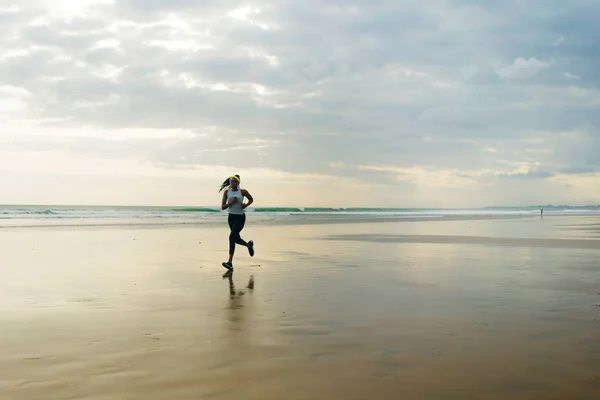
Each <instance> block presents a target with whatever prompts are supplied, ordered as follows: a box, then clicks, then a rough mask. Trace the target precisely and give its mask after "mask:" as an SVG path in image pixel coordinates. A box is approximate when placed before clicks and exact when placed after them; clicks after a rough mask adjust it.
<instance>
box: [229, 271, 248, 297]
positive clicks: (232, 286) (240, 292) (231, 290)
mask: <svg viewBox="0 0 600 400" xmlns="http://www.w3.org/2000/svg"><path fill="white" fill-rule="evenodd" d="M223 279H228V280H229V295H231V296H235V295H236V294H237V295H238V296H243V295H244V293H246V292H245V291H244V290H238V291H236V290H235V284H234V283H233V271H227V272H225V273H224V274H223ZM246 288H248V289H250V290H253V289H254V275H250V279H249V280H248V284H247V285H246Z"/></svg>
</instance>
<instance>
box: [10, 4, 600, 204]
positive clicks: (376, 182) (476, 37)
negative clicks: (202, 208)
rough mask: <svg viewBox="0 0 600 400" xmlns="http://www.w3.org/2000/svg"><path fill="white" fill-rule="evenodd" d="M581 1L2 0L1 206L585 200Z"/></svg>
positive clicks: (588, 143) (593, 78)
mask: <svg viewBox="0 0 600 400" xmlns="http://www.w3.org/2000/svg"><path fill="white" fill-rule="evenodd" d="M599 20H600V2H598V1H597V0H572V1H569V2H567V1H563V0H506V1H492V0H482V1H473V0H428V1H422V2H421V1H411V0H347V1H342V0H322V1H317V0H304V1H296V0H278V1H277V0H276V1H269V2H263V1H260V0H257V1H252V0H250V1H246V2H240V1H232V0H202V1H198V0H77V1H73V0H47V1H44V0H20V1H11V0H0V187H1V188H2V190H1V191H0V203H4V204H11V203H17V204H138V205H139V204H142V205H145V204H148V205H210V204H213V203H217V204H218V202H219V201H220V197H219V195H218V193H217V187H218V185H219V184H220V182H221V181H222V180H223V179H224V178H226V177H227V176H228V175H231V174H234V173H239V174H240V175H241V176H242V181H243V186H245V187H246V188H247V189H249V190H250V192H251V193H252V194H253V195H254V197H255V198H256V205H257V206H258V205H263V206H267V205H268V206H278V205H279V206H318V205H322V206H397V207H444V206H446V207H473V206H487V205H511V204H512V205H527V204H549V203H554V204H557V203H559V204H564V203H570V204H597V203H600V130H599V129H600V68H599V67H598V66H599V65H600V25H598V21H599Z"/></svg>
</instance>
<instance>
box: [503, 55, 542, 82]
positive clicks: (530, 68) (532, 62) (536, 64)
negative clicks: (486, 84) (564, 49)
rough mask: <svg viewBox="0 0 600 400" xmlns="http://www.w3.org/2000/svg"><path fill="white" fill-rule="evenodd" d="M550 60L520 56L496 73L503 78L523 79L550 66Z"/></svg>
mask: <svg viewBox="0 0 600 400" xmlns="http://www.w3.org/2000/svg"><path fill="white" fill-rule="evenodd" d="M550 65H551V63H550V62H547V61H542V60H538V59H537V58H535V57H531V58H529V59H527V60H526V59H524V58H522V57H518V58H517V59H515V61H514V62H513V63H512V64H511V65H507V66H505V67H502V68H499V69H497V70H496V73H497V74H498V76H499V77H500V79H503V80H522V79H528V78H531V77H533V76H535V75H537V74H538V73H539V72H540V71H542V70H544V69H546V68H549V67H550Z"/></svg>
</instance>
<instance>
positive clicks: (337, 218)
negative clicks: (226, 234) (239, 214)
mask: <svg viewBox="0 0 600 400" xmlns="http://www.w3.org/2000/svg"><path fill="white" fill-rule="evenodd" d="M246 215H247V217H248V221H251V222H252V224H255V225H261V226H264V225H267V226H292V225H337V224H373V223H385V224H387V223H398V222H433V221H480V220H510V219H527V218H539V216H538V215H529V214H528V215H452V216H385V215H384V216H377V217H373V216H364V215H352V216H348V215H326V216H314V215H292V216H260V215H259V216H253V215H252V214H251V213H248V214H246ZM553 216H554V215H553ZM568 216H570V217H584V216H586V215H581V216H578V215H568ZM311 217H312V218H311ZM588 217H589V216H588ZM546 218H551V217H550V216H547V217H546ZM226 219H227V214H224V215H219V216H218V217H217V216H214V217H210V218H205V219H197V220H189V219H188V220H183V221H181V220H173V219H171V220H164V221H160V222H158V221H156V220H155V219H150V218H149V219H148V220H147V221H145V222H142V221H139V220H131V219H127V220H116V221H115V220H114V219H108V218H107V219H91V218H90V219H88V218H85V219H83V218H82V219H81V220H83V221H88V222H83V221H82V222H80V221H81V220H76V219H68V220H67V219H65V220H62V221H63V222H61V223H56V220H54V219H47V220H46V221H48V222H40V221H42V220H39V219H38V220H34V219H32V220H31V221H32V223H25V222H22V221H29V220H12V221H18V222H21V223H20V224H2V223H1V222H0V230H1V229H32V228H103V227H109V228H119V227H122V228H128V227H136V228H170V227H175V228H182V227H191V228H197V227H220V226H222V224H223V223H224V221H226ZM0 221H2V220H0ZM5 221H11V220H9V219H7V220H5ZM34 221H35V222H34ZM67 221H68V222H67Z"/></svg>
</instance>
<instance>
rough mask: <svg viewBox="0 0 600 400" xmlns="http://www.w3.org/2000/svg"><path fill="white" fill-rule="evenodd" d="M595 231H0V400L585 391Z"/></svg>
mask: <svg viewBox="0 0 600 400" xmlns="http://www.w3.org/2000/svg"><path fill="white" fill-rule="evenodd" d="M594 223H596V224H597V223H598V220H593V219H591V218H567V217H556V218H554V217H553V218H544V219H543V220H541V219H539V218H534V219H515V220H481V221H439V222H438V221H435V222H434V221H429V222H402V223H393V224H389V223H388V224H367V223H362V224H336V225H297V226H282V225H277V226H269V225H264V224H263V225H260V226H253V225H252V221H251V220H249V222H248V224H247V228H246V229H245V230H244V231H243V236H244V237H246V238H247V239H250V238H252V239H254V240H255V241H256V250H257V254H256V256H255V257H254V258H250V257H248V255H247V253H246V252H245V249H241V248H238V250H237V255H236V259H235V260H234V261H235V269H236V270H235V272H234V274H233V275H232V276H231V279H229V278H228V277H223V276H222V275H223V273H224V272H225V270H224V269H223V268H222V267H221V266H220V263H221V262H222V261H223V257H224V253H225V252H226V251H227V235H228V232H227V231H226V229H224V228H201V229H191V228H176V227H172V228H160V229H158V228H144V229H141V228H139V227H138V228H134V227H130V228H110V227H106V228H94V229H92V228H88V229H86V228H72V229H60V230H52V229H42V228H39V229H38V228H36V229H22V230H20V229H13V230H10V231H0V243H1V245H0V246H1V249H0V250H1V253H0V254H2V256H1V257H2V258H1V262H0V340H1V341H2V343H3V344H4V347H3V348H4V351H3V352H2V354H0V398H7V399H16V400H21V399H23V400H30V399H31V400H33V399H36V400H37V399H41V398H43V399H79V398H88V399H98V400H99V399H102V400H104V399H117V398H118V399H150V400H153V399H166V398H173V399H242V398H243V399H282V398H285V399H332V398H344V399H367V398H368V399H371V398H377V399H397V398H419V399H464V398H469V399H504V398H508V397H510V398H512V399H542V398H543V399H565V398H569V399H597V398H598V393H600V286H599V283H598V282H600V279H599V278H600V267H599V264H598V261H597V260H598V257H599V256H600V246H595V243H596V242H595V241H594V242H588V245H589V246H587V247H582V246H577V241H578V240H593V239H594V237H595V235H597V232H596V231H595V230H593V229H591V228H590V227H591V226H593V224H594ZM581 228H585V229H581ZM350 234H352V235H360V236H359V237H357V236H354V237H352V238H351V240H349V238H348V236H346V235H350ZM431 235H433V236H435V237H438V239H437V242H435V243H432V242H431V240H429V239H430V238H431ZM456 236H461V237H463V238H464V237H468V238H471V239H468V240H464V239H461V240H456V239H453V238H455V237H456ZM382 237H385V238H387V240H386V241H378V238H382ZM439 237H447V238H448V239H447V240H445V241H444V240H439ZM472 238H488V239H489V238H513V239H515V238H516V239H521V241H520V242H519V244H518V245H517V244H515V243H514V242H501V241H500V242H498V241H496V242H494V241H487V242H486V241H483V242H482V241H481V240H479V239H478V240H475V239H472ZM531 238H535V239H544V240H546V239H548V240H557V239H571V240H573V242H568V241H565V242H560V243H563V244H564V245H563V246H562V247H557V246H556V245H555V244H556V243H557V242H552V241H549V242H528V240H529V239H531ZM511 243H512V244H511ZM544 243H546V244H547V245H544ZM251 275H252V276H254V277H255V280H256V284H255V287H254V289H248V288H246V287H245V286H246V284H247V282H248V279H249V278H250V276H251Z"/></svg>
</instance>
